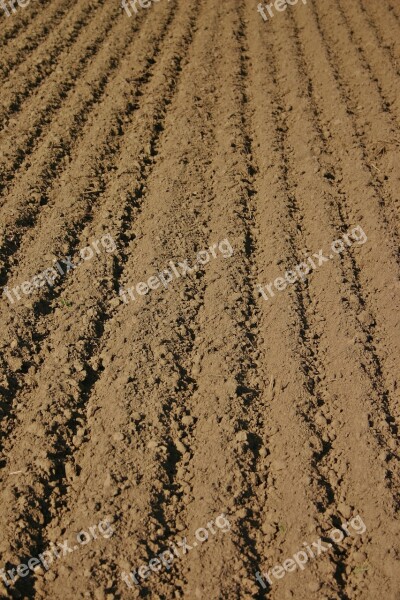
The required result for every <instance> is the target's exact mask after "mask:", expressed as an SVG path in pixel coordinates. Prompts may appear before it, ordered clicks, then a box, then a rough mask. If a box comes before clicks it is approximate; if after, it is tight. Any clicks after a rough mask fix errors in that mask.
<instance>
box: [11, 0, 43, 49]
mask: <svg viewBox="0 0 400 600" xmlns="http://www.w3.org/2000/svg"><path fill="white" fill-rule="evenodd" d="M47 5H50V0H42V2H36V3H35V4H34V5H32V7H31V9H30V10H29V11H24V10H23V11H20V14H19V18H13V19H10V18H9V17H7V16H6V15H5V13H4V12H2V13H1V22H2V24H3V25H2V36H1V38H0V48H3V47H7V45H8V44H9V43H12V42H13V40H14V39H15V38H16V37H17V36H18V33H19V32H21V35H23V32H24V31H25V30H26V29H28V28H30V27H32V28H33V27H35V23H36V18H37V16H38V15H40V14H41V12H42V11H43V12H45V11H46V7H47ZM28 33H29V29H28Z"/></svg>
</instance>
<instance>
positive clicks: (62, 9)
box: [0, 0, 76, 83]
mask: <svg viewBox="0 0 400 600" xmlns="http://www.w3.org/2000/svg"><path fill="white" fill-rule="evenodd" d="M75 4H76V0H70V1H69V2H62V1H61V0H58V1H56V2H52V4H50V6H49V10H47V11H46V10H43V12H42V13H41V14H40V16H39V17H38V19H35V20H34V21H33V24H32V27H31V28H28V30H27V31H25V32H24V33H23V34H20V35H19V36H18V38H17V40H16V41H14V43H12V44H9V45H8V46H7V47H6V48H4V49H3V52H2V57H1V62H0V73H1V76H0V83H3V82H4V81H5V80H6V78H7V77H8V75H9V74H10V72H11V71H12V70H13V69H16V68H17V67H18V66H19V65H20V64H21V63H23V62H24V61H25V60H27V59H30V53H31V52H33V51H34V50H36V48H37V47H38V46H39V44H42V43H43V42H44V41H45V40H46V37H47V36H48V35H49V34H50V32H51V30H52V28H53V27H55V26H56V25H58V24H59V23H60V21H61V19H62V18H63V17H64V15H65V13H66V12H67V11H69V10H71V9H73V8H74V7H75ZM31 29H33V30H34V31H31Z"/></svg>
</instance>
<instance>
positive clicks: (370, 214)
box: [314, 15, 399, 449]
mask: <svg viewBox="0 0 400 600" xmlns="http://www.w3.org/2000/svg"><path fill="white" fill-rule="evenodd" d="M315 17H316V19H318V15H315ZM317 22H318V21H317ZM318 31H319V34H320V35H321V39H324V38H323V37H322V32H321V25H320V28H319V30H318ZM327 59H328V60H329V61H330V65H331V66H332V61H333V59H332V57H331V55H330V54H329V53H328V54H327ZM332 72H334V70H333V67H332ZM314 81H315V82H316V81H317V80H315V79H314ZM338 91H339V93H340V87H339V90H338ZM340 99H341V100H343V102H344V98H343V96H342V95H341V96H340ZM324 109H325V110H326V105H325V106H321V105H320V109H319V113H320V119H321V120H323V126H324V129H325V130H328V131H329V127H332V126H331V125H330V123H332V122H333V119H334V117H333V115H332V114H331V115H329V116H328V117H327V116H326V113H325V112H324ZM328 110H329V111H331V108H330V107H328ZM343 113H344V111H343ZM336 117H338V114H337V113H336ZM350 118H351V114H349V110H348V108H347V107H346V119H345V118H344V115H343V120H342V117H341V118H339V119H337V121H336V122H337V124H338V130H339V131H338V133H337V135H331V134H330V135H329V137H328V140H327V146H328V148H329V149H330V152H331V154H332V156H333V157H338V156H339V155H340V154H342V153H343V145H342V139H343V136H344V135H345V134H344V130H343V132H342V131H341V129H342V126H343V125H344V124H345V122H346V121H347V120H349V119H350ZM342 124H343V125H342ZM344 126H345V125H344ZM331 131H333V130H332V129H331ZM346 135H347V132H346ZM349 154H352V155H353V161H354V162H352V169H351V174H350V170H348V172H347V173H346V171H345V168H346V167H347V163H343V164H344V168H341V169H340V171H339V169H337V171H338V172H337V174H335V172H334V170H333V171H332V172H331V175H332V178H331V181H333V182H334V183H332V185H334V187H335V188H336V191H337V194H338V197H339V198H342V202H341V203H340V204H339V209H338V213H337V218H338V219H339V222H342V224H341V229H342V230H343V229H344V228H345V226H346V225H345V222H343V219H347V221H348V222H352V223H356V222H358V223H361V222H363V226H364V227H365V230H366V231H367V235H368V230H369V231H373V230H374V229H375V228H376V222H377V219H379V212H378V211H379V206H382V204H381V202H380V200H381V197H379V196H378V197H377V195H376V193H374V194H373V196H372V198H371V200H373V204H371V205H370V204H369V205H368V206H369V210H368V211H365V207H364V209H363V210H362V209H361V207H360V209H357V208H356V209H354V206H356V207H357V204H358V202H357V199H358V198H360V205H361V206H363V205H364V204H365V198H364V195H363V194H361V195H360V192H359V191H355V190H354V188H353V190H351V188H350V189H349V184H348V182H350V181H351V180H352V179H354V164H357V163H356V161H359V162H361V161H360V154H361V160H362V151H360V150H359V151H357V150H355V149H353V148H352V149H351V151H350V152H349ZM357 155H358V156H357ZM338 164H339V166H341V163H340V162H339V163H338ZM361 164H362V162H361ZM347 169H348V167H347ZM357 176H358V178H357V180H356V181H357V183H358V181H359V180H360V179H361V180H362V179H364V180H365V175H364V174H362V171H361V169H360V168H359V169H358V172H357ZM365 185H368V184H367V183H365ZM373 190H374V192H376V190H375V188H373ZM353 196H354V198H353V199H352V203H351V204H350V203H349V202H348V201H346V200H345V199H346V198H349V197H353ZM376 199H377V200H378V209H377V206H376ZM340 206H342V208H340ZM388 222H389V218H388V217H386V219H384V220H383V227H382V229H381V233H380V236H379V238H377V239H376V240H375V246H374V248H373V249H372V252H375V253H376V252H379V254H378V256H377V257H376V259H374V260H372V261H366V264H364V263H362V262H359V261H357V260H354V258H353V259H351V258H350V259H349V261H348V263H347V264H348V267H347V268H348V274H349V273H351V281H352V283H351V287H352V288H353V291H354V292H355V294H356V298H357V303H358V306H357V307H355V311H356V313H357V315H358V317H357V318H358V320H359V327H360V329H361V330H362V331H363V332H364V336H366V341H365V342H364V344H363V352H364V353H366V355H367V356H369V359H368V362H369V366H368V367H367V369H368V371H369V373H370V376H371V382H372V383H373V385H374V387H376V392H377V394H378V397H381V398H382V402H383V407H384V410H385V411H386V413H387V414H386V417H387V419H388V424H387V425H386V426H385V427H384V430H385V434H384V439H386V440H387V441H386V444H387V443H389V447H392V449H393V445H395V441H396V437H397V431H398V427H399V420H398V409H397V408H396V406H397V402H396V400H395V398H394V396H395V395H396V383H395V381H394V380H393V376H392V375H390V373H391V366H392V365H393V362H392V359H391V353H390V352H388V349H387V348H385V347H384V345H383V344H382V343H381V342H380V340H381V338H382V335H384V336H385V340H386V344H389V348H391V349H392V352H393V353H394V355H396V354H397V352H398V351H399V340H398V338H397V336H396V333H395V331H396V311H395V310H393V309H391V307H390V306H389V307H387V308H385V309H384V310H382V308H378V307H381V306H386V304H387V301H386V302H385V301H384V302H383V305H380V304H379V303H377V302H376V301H374V298H373V296H371V294H370V293H368V291H366V290H368V289H369V288H370V287H371V285H377V284H378V282H379V281H380V271H381V270H380V268H379V260H381V261H384V262H386V261H387V263H388V264H392V268H393V273H398V267H397V264H396V263H394V262H393V259H392V256H391V255H390V254H389V255H388V253H387V251H386V252H385V249H386V248H385V246H384V245H383V244H382V239H385V237H386V236H385V234H386V231H389V232H390V233H391V232H392V229H391V228H390V227H388V228H387V229H385V226H386V225H387V223H388ZM378 239H379V241H378ZM361 271H362V273H363V274H364V277H365V278H364V277H363V275H362V274H361ZM396 279H397V277H396V276H395V277H394V281H395V280H396ZM394 281H393V280H392V281H390V280H389V282H388V283H387V284H386V285H389V289H390V288H391V289H392V290H393V297H394V294H395V284H394ZM373 282H376V283H373ZM381 285H382V284H381ZM383 292H384V289H383V286H382V288H381V291H380V292H378V294H379V293H380V294H382V293H383ZM382 363H386V367H385V366H382ZM382 377H384V379H382ZM374 382H375V383H374ZM376 402H378V403H380V401H379V400H378V399H377V400H376Z"/></svg>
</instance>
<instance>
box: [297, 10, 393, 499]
mask: <svg viewBox="0 0 400 600" xmlns="http://www.w3.org/2000/svg"><path fill="white" fill-rule="evenodd" d="M313 10H315V9H313ZM315 19H316V21H317V25H318V31H319V34H320V36H321V39H322V40H323V42H324V44H325V46H326V48H327V56H328V61H329V63H330V65H331V68H332V71H334V69H335V68H336V67H335V64H334V61H333V60H332V56H331V53H330V48H329V45H328V44H327V41H326V39H325V37H324V34H323V32H322V28H321V25H320V22H319V16H318V14H317V13H316V12H315ZM293 27H294V31H295V35H296V47H297V50H298V52H297V56H298V61H299V63H300V69H301V71H302V72H303V73H304V77H305V78H308V75H307V73H306V70H305V61H304V54H303V51H302V48H301V44H300V40H299V31H298V28H297V26H296V24H295V23H294V22H293ZM336 75H337V77H335V79H336V81H337V83H338V86H339V90H342V85H343V84H342V82H341V79H340V75H339V72H338V71H337V72H336ZM341 97H342V101H343V102H344V105H345V106H346V107H348V105H347V100H346V94H343V93H341ZM313 106H314V108H315V110H314V111H313V115H314V119H315V122H316V129H317V130H318V131H319V132H321V129H322V127H321V124H320V120H321V116H320V111H319V110H318V108H317V105H316V103H315V100H314V99H313ZM348 112H350V114H352V113H351V111H348ZM354 128H355V125H354ZM321 140H322V138H321ZM324 146H326V148H325V152H326V153H328V154H329V153H330V150H329V142H324ZM364 157H365V154H364ZM331 185H332V186H335V187H337V188H338V189H337V192H338V193H337V198H338V199H337V200H336V201H335V202H333V201H332V202H331V213H332V218H333V221H334V225H335V227H336V229H337V230H338V231H340V233H342V234H343V233H346V232H347V231H348V230H349V225H348V223H349V218H348V215H347V212H348V209H347V205H346V200H345V194H344V193H343V192H341V190H340V187H339V185H338V184H336V179H335V178H333V180H332V181H331ZM374 189H375V187H374ZM375 192H376V194H377V196H378V198H381V196H379V195H378V191H377V190H376V189H375ZM340 197H342V198H343V201H341V200H340ZM382 201H383V200H382ZM383 204H384V203H383ZM382 216H383V219H384V222H385V224H386V223H387V219H386V218H385V214H383V215H382ZM396 239H397V238H396ZM339 258H340V267H341V273H342V280H343V281H346V280H347V279H348V280H349V281H350V283H349V286H350V289H351V291H352V293H353V296H354V298H355V299H356V301H357V303H358V311H357V314H355V321H356V323H357V326H358V327H359V329H360V330H361V331H362V332H363V333H364V334H365V336H366V340H367V341H366V342H361V345H362V350H363V357H362V358H361V363H360V364H361V367H362V368H363V370H364V372H365V373H366V375H367V376H368V378H369V380H370V384H371V386H372V388H373V389H374V390H375V391H376V392H377V398H375V399H373V400H372V401H373V403H374V404H375V406H376V408H377V409H378V410H380V408H383V410H384V412H385V415H386V421H387V423H388V426H389V430H390V432H391V434H392V437H393V438H394V439H395V440H396V442H397V441H398V439H397V433H398V428H397V426H396V424H395V419H394V417H393V415H392V413H391V409H390V394H389V391H388V389H387V386H386V384H385V382H384V377H383V367H382V361H381V358H380V356H379V353H378V351H377V349H376V344H375V342H374V333H375V331H374V330H375V320H374V321H373V322H372V323H371V324H369V325H368V324H363V323H361V321H360V319H359V317H358V313H359V312H361V311H362V310H363V309H364V308H366V307H367V306H368V303H367V300H366V298H365V295H364V293H363V289H362V285H361V281H360V268H359V266H358V263H357V260H356V258H355V256H354V254H353V253H352V252H351V251H350V250H349V251H347V252H346V254H345V255H343V254H342V255H340V257H339ZM343 302H344V304H345V306H346V308H347V309H349V310H352V309H351V306H350V304H349V303H347V302H346V301H345V300H343ZM368 308H369V307H368ZM369 310H370V309H369ZM364 355H365V358H366V360H365V359H364ZM381 400H382V402H381ZM374 435H375V437H376V439H377V441H378V443H379V444H380V446H381V447H384V448H385V449H386V450H387V451H388V452H389V453H390V455H391V456H392V457H395V458H397V459H399V456H398V455H396V454H395V453H393V451H392V450H391V449H390V448H389V446H388V444H387V441H386V439H385V436H384V435H383V434H382V433H381V432H380V431H378V430H377V429H374ZM392 491H393V492H394V490H392ZM396 497H397V496H396Z"/></svg>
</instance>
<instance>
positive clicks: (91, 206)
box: [2, 11, 174, 402]
mask: <svg viewBox="0 0 400 600" xmlns="http://www.w3.org/2000/svg"><path fill="white" fill-rule="evenodd" d="M173 16H174V11H169V12H168V13H167V15H166V17H165V22H164V23H161V27H162V30H161V32H160V31H157V35H158V42H157V43H152V39H151V37H150V35H149V33H150V32H149V31H147V28H144V31H143V32H142V36H141V37H142V38H143V39H146V36H148V37H150V40H149V42H148V48H146V50H149V49H150V48H151V49H152V50H153V57H151V58H149V56H148V54H145V53H143V52H142V57H143V58H144V60H142V69H143V70H142V71H140V59H138V71H137V77H136V79H135V78H134V77H132V81H136V86H135V87H134V88H133V89H131V91H130V95H128V93H127V91H128V86H127V85H125V88H126V89H125V93H123V91H122V90H121V95H120V97H121V104H120V105H119V106H116V104H115V102H110V101H109V104H106V105H105V107H104V112H105V114H104V122H105V123H107V127H109V129H106V137H105V139H104V140H103V143H102V144H101V145H100V144H98V147H97V148H96V149H95V151H94V152H93V155H92V161H88V163H87V165H86V167H85V169H84V170H82V169H81V173H82V177H81V178H80V180H79V181H76V179H75V178H74V177H73V176H72V177H71V173H73V172H74V171H75V169H76V167H77V166H78V165H79V164H81V162H82V158H83V157H84V156H85V155H86V156H87V150H88V148H91V147H93V142H92V140H91V136H96V137H97V140H98V141H99V137H98V129H97V126H98V120H96V125H97V126H96V127H95V128H94V129H93V128H92V129H89V132H88V135H87V136H86V137H85V138H84V141H85V143H86V146H85V145H84V146H83V147H82V148H81V149H80V152H79V153H78V154H77V155H76V156H75V159H74V162H72V163H71V165H70V171H67V172H66V173H65V176H64V181H62V182H60V183H59V187H58V188H55V189H54V190H53V193H52V195H53V199H54V206H50V204H49V205H48V206H47V207H46V208H45V209H44V212H42V213H41V214H40V219H39V221H38V223H37V229H36V236H35V237H37V238H38V240H37V241H36V240H35V241H33V236H32V239H31V240H26V243H25V247H22V248H21V250H20V253H21V259H22V260H21V262H22V261H23V260H25V264H24V265H23V269H24V270H25V273H26V275H27V276H29V275H28V273H32V272H37V271H38V270H40V269H39V266H38V264H37V262H36V261H34V264H31V263H30V262H29V261H27V260H26V256H30V255H33V256H38V253H37V252H35V245H36V246H39V247H40V248H42V251H43V239H44V238H45V237H47V239H46V249H47V251H48V252H47V254H46V256H47V259H48V260H49V261H51V262H53V260H52V259H56V257H58V256H60V254H62V250H64V251H65V252H64V255H65V254H68V253H71V254H72V255H73V254H74V252H76V251H77V249H78V244H79V242H81V244H82V245H83V240H84V239H85V237H86V235H87V227H88V226H89V225H90V224H91V222H92V221H93V220H94V219H95V218H96V217H97V219H100V222H101V221H102V220H103V219H104V214H105V213H106V214H107V212H108V209H107V200H108V197H107V196H106V195H105V188H106V186H107V181H106V173H107V171H108V172H115V170H116V167H115V166H113V165H114V163H115V160H116V158H115V157H116V156H118V153H119V151H120V146H121V144H122V142H123V140H124V137H123V133H124V131H123V129H121V124H122V123H126V121H127V122H128V123H129V122H130V120H131V119H132V114H133V113H134V112H135V111H136V110H137V109H138V107H137V105H136V104H135V102H134V100H135V99H136V98H137V97H139V96H141V95H142V91H141V88H142V87H143V86H144V85H145V84H146V83H147V81H148V80H149V79H151V71H152V68H151V67H150V71H149V70H148V67H149V64H150V65H153V64H155V57H156V56H157V54H158V52H159V51H160V48H161V44H162V41H163V39H164V37H165V35H166V33H167V31H168V28H169V25H170V23H171V21H172V18H173ZM152 34H153V35H154V36H155V33H154V32H152ZM154 41H155V40H154ZM139 42H141V39H140V38H139ZM137 44H138V42H137ZM134 51H135V48H133V49H132V48H131V49H130V51H129V53H128V56H127V57H125V61H124V62H122V63H121V64H120V65H119V66H120V69H121V70H124V68H125V69H126V68H129V61H130V60H131V56H132V55H133V52H134ZM143 63H144V64H143ZM118 77H119V74H118ZM115 89H116V88H115V86H114V90H115ZM110 100H111V99H110ZM160 106H161V111H162V106H163V105H162V104H161V105H160ZM158 110H160V109H158ZM108 111H109V112H108ZM140 112H141V111H140ZM140 112H139V114H140ZM124 127H125V128H126V127H127V125H126V124H125V125H124ZM118 128H120V129H121V131H120V135H119V136H117V137H116V136H115V131H116V130H117V129H118ZM97 162H100V163H101V164H102V169H101V170H96V168H95V165H96V164H97ZM144 166H145V165H143V168H144ZM139 172H140V169H139ZM118 175H119V176H120V174H119V172H118ZM122 175H124V173H122ZM68 176H69V177H68ZM74 179H75V180H74ZM136 193H137V194H139V193H140V185H138V187H137V191H136ZM80 196H83V198H84V203H82V200H81V199H80ZM71 197H72V198H76V199H77V200H76V201H75V202H73V201H72V202H71ZM103 197H105V204H106V206H101V205H100V207H99V206H98V205H97V204H96V203H94V202H93V201H94V200H95V199H96V198H100V200H101V199H102V198H103ZM60 198H62V199H63V200H65V201H66V202H68V203H69V206H68V205H67V206H68V211H66V212H68V226H67V223H66V222H65V220H64V218H63V215H59V214H58V213H59V208H58V205H59V202H60ZM121 210H122V213H124V207H123V208H122V209H121ZM104 211H105V212H104ZM110 212H111V211H110ZM60 216H61V218H60ZM128 218H129V217H128V216H127V215H126V214H119V211H118V214H117V216H116V222H118V223H119V221H121V222H122V223H124V221H125V222H126V221H127V219H128ZM49 222H52V234H51V237H49V236H46V229H47V228H48V223H49ZM122 228H124V227H123V225H122ZM85 234H86V235H85ZM79 236H81V238H80V237H79ZM73 258H74V256H73ZM35 263H36V264H35ZM20 266H21V265H20ZM22 273H23V271H22ZM22 273H21V270H20V271H18V276H19V277H22V276H23V275H22ZM67 285H68V280H65V281H63V282H62V284H61V285H60V286H59V287H57V288H56V289H54V290H52V289H51V288H47V291H46V290H41V293H40V294H39V297H38V298H36V299H35V300H34V301H33V302H32V301H28V302H27V303H26V305H25V308H26V307H27V308H28V310H34V312H35V319H34V321H33V322H32V323H31V326H33V327H32V332H33V334H34V336H33V340H32V341H33V342H34V343H32V345H31V346H30V347H29V350H30V352H31V353H32V354H31V355H29V354H25V355H24V360H25V361H26V362H27V363H29V362H31V361H32V360H33V358H34V355H35V354H36V355H37V352H38V350H39V348H40V345H39V344H43V342H44V341H45V340H46V337H47V335H48V334H49V333H50V332H51V330H52V328H51V327H49V326H48V325H47V322H48V319H49V315H51V314H52V313H53V312H54V310H55V307H56V306H57V300H58V299H59V297H60V296H61V295H62V294H63V293H64V292H65V288H66V287H67ZM15 300H16V299H15V298H14V302H15ZM13 309H15V310H18V304H17V303H15V304H14V305H9V306H8V307H7V309H6V310H3V311H2V312H3V317H4V320H5V321H6V322H7V317H8V321H9V324H10V325H11V326H12V328H13V329H14V330H15V329H16V328H17V323H16V322H15V321H16V320H17V319H18V318H20V316H19V314H18V313H17V315H16V318H14V319H12V314H11V315H10V310H11V311H12V310H13ZM21 316H22V319H23V318H24V315H23V314H22V315H21ZM13 321H14V322H13ZM41 321H42V323H41ZM21 325H22V326H23V322H22V323H21ZM46 329H47V333H46V334H43V331H46ZM35 334H36V335H35ZM38 359H40V356H36V361H38ZM11 362H12V357H11V358H10V361H9V364H11ZM5 364H7V363H5ZM9 368H10V367H9ZM17 391H19V389H18V388H16V389H13V392H12V393H11V394H9V401H10V402H11V401H12V399H13V396H14V395H15V393H16V392H17Z"/></svg>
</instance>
